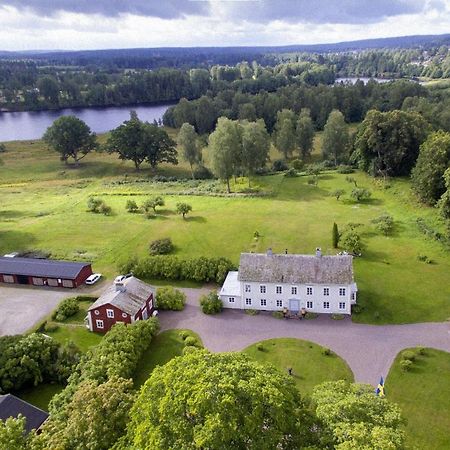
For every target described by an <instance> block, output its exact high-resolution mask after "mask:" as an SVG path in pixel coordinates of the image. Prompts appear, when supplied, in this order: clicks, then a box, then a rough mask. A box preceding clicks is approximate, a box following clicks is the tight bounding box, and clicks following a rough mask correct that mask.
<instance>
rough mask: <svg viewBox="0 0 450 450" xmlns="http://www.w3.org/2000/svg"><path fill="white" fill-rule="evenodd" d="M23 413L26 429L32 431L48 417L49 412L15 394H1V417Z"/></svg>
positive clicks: (4, 418) (3, 418)
mask: <svg viewBox="0 0 450 450" xmlns="http://www.w3.org/2000/svg"><path fill="white" fill-rule="evenodd" d="M19 414H22V416H24V417H25V418H26V422H25V430H26V431H27V432H30V431H31V430H32V429H33V428H34V429H36V430H37V429H38V428H39V427H40V426H41V425H42V424H43V423H44V422H45V420H46V419H47V417H48V414H47V413H46V412H45V411H42V409H39V408H36V406H33V405H30V404H29V403H28V402H26V401H25V400H22V399H20V398H18V397H16V396H15V395H12V394H6V395H0V419H2V420H6V419H8V418H9V417H17V416H18V415H19Z"/></svg>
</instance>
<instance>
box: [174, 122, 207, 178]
mask: <svg viewBox="0 0 450 450" xmlns="http://www.w3.org/2000/svg"><path fill="white" fill-rule="evenodd" d="M197 138H198V136H197V133H196V132H195V128H194V127H193V126H192V125H190V124H189V123H183V125H182V126H181V128H180V132H179V133H178V137H177V142H178V145H179V146H180V147H181V149H182V151H183V159H184V160H185V161H187V162H188V163H189V166H190V168H191V173H192V178H194V165H195V164H198V163H200V161H201V159H202V154H201V151H200V149H199V146H198V143H197Z"/></svg>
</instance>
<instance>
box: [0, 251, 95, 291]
mask: <svg viewBox="0 0 450 450" xmlns="http://www.w3.org/2000/svg"><path fill="white" fill-rule="evenodd" d="M91 274H92V268H91V264H89V263H80V262H69V261H58V260H52V259H35V258H18V257H13V258H11V257H6V256H3V257H0V283H8V284H30V285H34V286H52V287H65V288H75V287H78V286H80V285H82V284H83V283H84V282H85V281H86V278H87V277H88V276H89V275H91Z"/></svg>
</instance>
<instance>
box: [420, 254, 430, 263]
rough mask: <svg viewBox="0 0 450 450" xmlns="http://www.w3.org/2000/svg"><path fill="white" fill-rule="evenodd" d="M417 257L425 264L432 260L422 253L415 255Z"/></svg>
mask: <svg viewBox="0 0 450 450" xmlns="http://www.w3.org/2000/svg"><path fill="white" fill-rule="evenodd" d="M417 259H418V260H419V261H422V262H424V263H426V264H431V263H432V262H433V261H432V260H431V259H430V258H428V256H427V255H422V254H419V255H417Z"/></svg>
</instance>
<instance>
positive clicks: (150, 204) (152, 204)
mask: <svg viewBox="0 0 450 450" xmlns="http://www.w3.org/2000/svg"><path fill="white" fill-rule="evenodd" d="M158 206H164V199H163V198H162V197H161V196H160V195H157V196H155V197H152V198H149V199H148V200H146V201H145V202H144V204H143V205H142V208H143V209H144V211H145V212H148V211H149V210H150V209H153V212H154V213H155V214H156V208H157V207H158Z"/></svg>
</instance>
